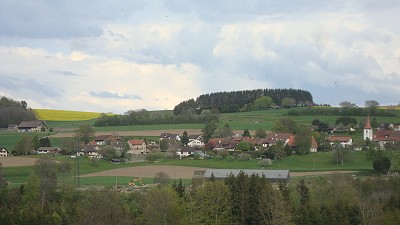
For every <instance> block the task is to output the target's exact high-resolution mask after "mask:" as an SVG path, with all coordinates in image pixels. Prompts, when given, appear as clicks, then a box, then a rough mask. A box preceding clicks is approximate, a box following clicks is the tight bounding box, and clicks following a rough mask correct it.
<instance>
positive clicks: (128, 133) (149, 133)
mask: <svg viewBox="0 0 400 225" xmlns="http://www.w3.org/2000/svg"><path fill="white" fill-rule="evenodd" d="M185 130H186V131H187V132H188V133H189V134H201V133H202V132H201V129H174V130H130V131H106V132H96V134H95V135H96V136H98V135H106V134H112V135H115V136H156V137H158V136H160V134H161V133H165V132H166V133H173V134H179V135H181V134H183V132H184V131H185ZM240 132H243V131H240ZM74 135H75V133H73V132H69V133H58V134H55V135H52V137H59V138H63V137H73V136H74Z"/></svg>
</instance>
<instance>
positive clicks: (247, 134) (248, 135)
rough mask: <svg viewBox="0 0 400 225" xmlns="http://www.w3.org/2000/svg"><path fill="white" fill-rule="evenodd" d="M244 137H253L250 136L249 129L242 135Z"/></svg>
mask: <svg viewBox="0 0 400 225" xmlns="http://www.w3.org/2000/svg"><path fill="white" fill-rule="evenodd" d="M242 136H243V137H251V134H250V131H249V130H248V129H245V130H244V131H243V135H242Z"/></svg>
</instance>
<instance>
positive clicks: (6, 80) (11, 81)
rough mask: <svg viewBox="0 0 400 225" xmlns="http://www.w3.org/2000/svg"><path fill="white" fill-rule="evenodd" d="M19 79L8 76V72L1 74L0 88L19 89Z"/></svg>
mask: <svg viewBox="0 0 400 225" xmlns="http://www.w3.org/2000/svg"><path fill="white" fill-rule="evenodd" d="M18 82H19V79H18V78H14V77H11V76H8V75H7V74H0V88H4V89H6V90H18V89H19V85H18Z"/></svg>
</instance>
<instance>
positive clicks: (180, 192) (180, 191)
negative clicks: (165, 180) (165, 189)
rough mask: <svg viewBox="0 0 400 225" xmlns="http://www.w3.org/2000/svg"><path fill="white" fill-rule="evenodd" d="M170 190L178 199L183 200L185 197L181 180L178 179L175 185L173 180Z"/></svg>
mask: <svg viewBox="0 0 400 225" xmlns="http://www.w3.org/2000/svg"><path fill="white" fill-rule="evenodd" d="M172 188H173V189H174V190H175V191H176V193H177V194H178V196H179V197H180V198H183V197H184V196H185V187H184V186H183V183H182V179H181V178H179V181H178V184H177V183H176V180H174V183H173V184H172Z"/></svg>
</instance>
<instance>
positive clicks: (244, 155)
mask: <svg viewBox="0 0 400 225" xmlns="http://www.w3.org/2000/svg"><path fill="white" fill-rule="evenodd" d="M239 159H240V161H248V160H250V159H251V155H250V154H247V153H242V154H240V156H239Z"/></svg>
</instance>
